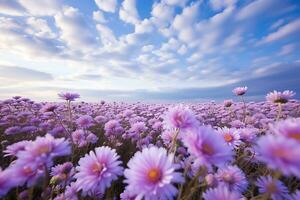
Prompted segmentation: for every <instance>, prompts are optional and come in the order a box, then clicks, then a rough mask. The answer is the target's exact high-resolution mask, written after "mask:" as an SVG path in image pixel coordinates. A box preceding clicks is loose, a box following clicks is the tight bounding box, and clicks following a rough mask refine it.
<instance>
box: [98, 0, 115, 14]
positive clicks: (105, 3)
mask: <svg viewBox="0 0 300 200" xmlns="http://www.w3.org/2000/svg"><path fill="white" fill-rule="evenodd" d="M95 3H96V4H97V6H98V8H99V9H101V10H103V11H105V12H112V13H114V12H115V11H116V7H117V3H118V2H117V0H95Z"/></svg>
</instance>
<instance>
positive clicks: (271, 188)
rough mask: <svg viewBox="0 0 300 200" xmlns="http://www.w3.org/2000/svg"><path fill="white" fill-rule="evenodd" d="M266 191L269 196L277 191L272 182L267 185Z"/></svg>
mask: <svg viewBox="0 0 300 200" xmlns="http://www.w3.org/2000/svg"><path fill="white" fill-rule="evenodd" d="M266 189H267V192H268V193H269V194H273V193H275V192H276V191H277V186H276V184H275V183H274V182H272V183H269V184H268V185H267V188H266Z"/></svg>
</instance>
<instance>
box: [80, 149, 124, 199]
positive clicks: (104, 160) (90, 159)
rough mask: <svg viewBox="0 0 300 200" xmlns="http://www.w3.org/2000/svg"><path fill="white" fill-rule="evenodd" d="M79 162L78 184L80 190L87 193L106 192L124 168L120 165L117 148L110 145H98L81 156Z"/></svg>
mask: <svg viewBox="0 0 300 200" xmlns="http://www.w3.org/2000/svg"><path fill="white" fill-rule="evenodd" d="M78 163H79V166H78V167H76V170H77V171H78V172H77V173H76V174H75V178H76V179H77V180H76V185H77V186H78V191H79V190H82V191H83V193H84V194H87V195H91V196H92V195H93V194H98V193H101V194H104V192H105V189H106V188H108V187H110V185H111V182H112V181H114V180H117V178H118V176H120V175H122V170H123V168H122V167H121V166H120V164H121V161H119V156H118V155H117V153H116V150H114V149H111V148H110V147H106V146H105V147H98V148H96V149H95V151H90V153H89V154H86V155H85V156H84V157H83V158H80V160H79V162H78Z"/></svg>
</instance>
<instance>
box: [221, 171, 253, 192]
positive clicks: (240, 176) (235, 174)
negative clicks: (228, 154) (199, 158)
mask: <svg viewBox="0 0 300 200" xmlns="http://www.w3.org/2000/svg"><path fill="white" fill-rule="evenodd" d="M216 177H217V179H218V181H219V184H221V185H224V186H226V187H228V188H229V189H230V190H231V191H232V190H234V191H238V192H241V193H242V192H244V191H245V190H246V189H247V187H248V181H247V179H246V176H245V174H244V172H243V171H242V170H241V169H240V168H238V167H237V166H227V167H226V168H219V169H218V172H217V174H216Z"/></svg>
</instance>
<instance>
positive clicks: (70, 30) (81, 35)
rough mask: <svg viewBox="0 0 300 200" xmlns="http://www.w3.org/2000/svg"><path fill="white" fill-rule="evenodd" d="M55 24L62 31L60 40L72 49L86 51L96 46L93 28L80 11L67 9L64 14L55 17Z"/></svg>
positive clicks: (71, 8)
mask: <svg viewBox="0 0 300 200" xmlns="http://www.w3.org/2000/svg"><path fill="white" fill-rule="evenodd" d="M54 18H55V24H56V26H57V27H58V28H59V29H60V38H61V39H62V40H63V41H64V42H66V43H67V45H68V47H70V48H72V49H80V50H85V49H89V48H91V47H92V46H94V45H96V43H97V42H96V39H95V36H94V34H93V33H92V30H91V27H90V26H89V24H88V22H87V21H86V20H85V18H84V16H83V15H82V14H81V13H80V11H79V10H78V9H76V8H73V7H65V8H64V10H63V12H62V13H59V14H56V15H55V16H54Z"/></svg>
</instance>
